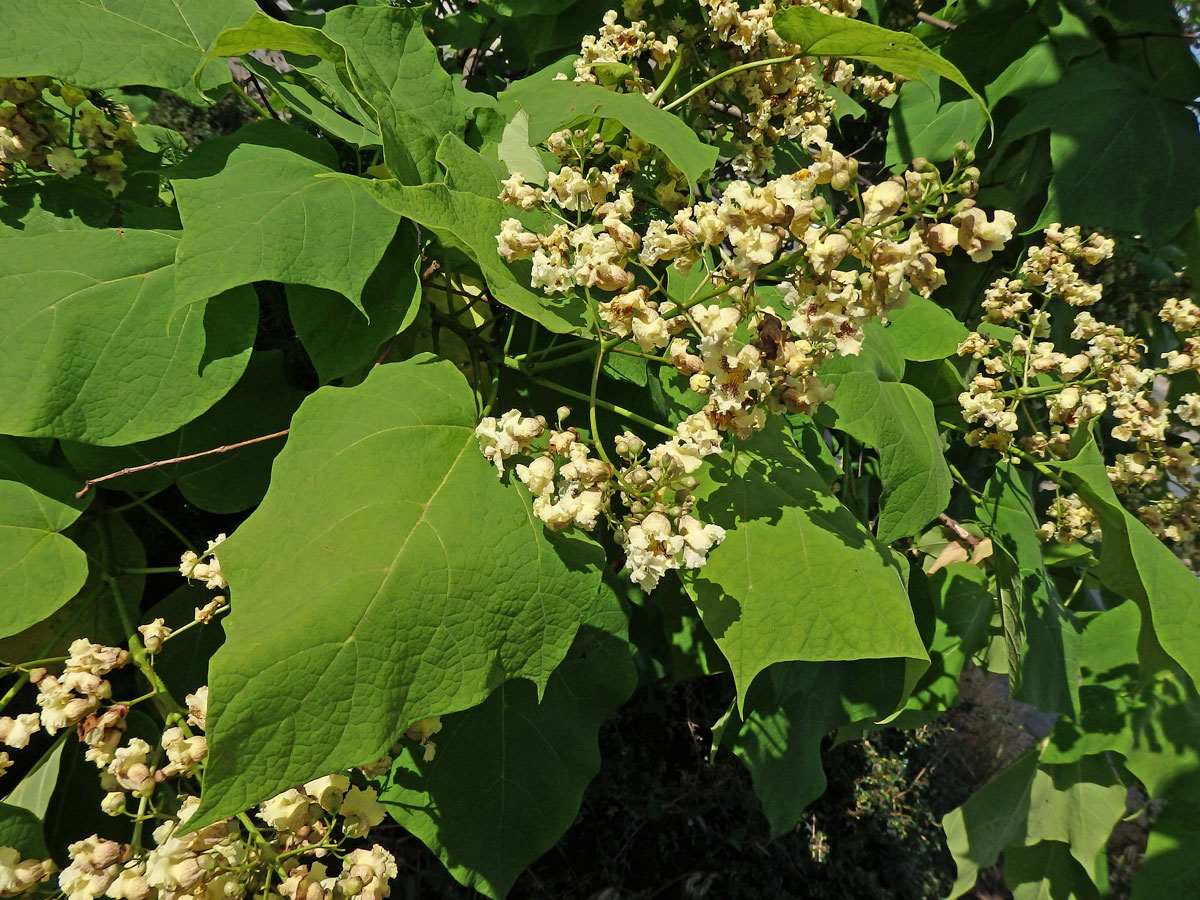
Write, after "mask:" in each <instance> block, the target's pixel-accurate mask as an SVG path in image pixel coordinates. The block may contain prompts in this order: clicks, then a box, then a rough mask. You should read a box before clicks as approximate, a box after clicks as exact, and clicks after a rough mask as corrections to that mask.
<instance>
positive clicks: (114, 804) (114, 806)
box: [100, 791, 125, 816]
mask: <svg viewBox="0 0 1200 900" xmlns="http://www.w3.org/2000/svg"><path fill="white" fill-rule="evenodd" d="M100 809H101V810H103V812H104V814H105V815H106V816H119V815H120V814H121V813H122V812H124V811H125V793H124V792H123V791H109V792H108V793H107V794H105V795H104V799H103V800H101V801H100Z"/></svg>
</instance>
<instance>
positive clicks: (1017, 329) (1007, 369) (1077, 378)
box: [959, 224, 1200, 555]
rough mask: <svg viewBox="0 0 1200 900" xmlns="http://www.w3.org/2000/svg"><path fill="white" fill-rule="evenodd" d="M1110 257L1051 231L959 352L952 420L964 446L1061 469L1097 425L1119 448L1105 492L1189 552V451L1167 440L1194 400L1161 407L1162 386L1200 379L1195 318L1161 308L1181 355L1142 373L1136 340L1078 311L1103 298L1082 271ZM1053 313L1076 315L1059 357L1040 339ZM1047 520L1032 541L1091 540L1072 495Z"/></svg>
mask: <svg viewBox="0 0 1200 900" xmlns="http://www.w3.org/2000/svg"><path fill="white" fill-rule="evenodd" d="M1112 253H1113V242H1112V241H1111V240H1110V239H1108V238H1105V237H1103V236H1101V235H1098V234H1094V235H1092V236H1090V237H1089V238H1087V239H1086V240H1085V239H1084V238H1083V237H1082V236H1081V232H1080V229H1079V228H1077V227H1075V228H1065V229H1064V228H1063V227H1062V226H1061V225H1057V224H1055V225H1051V226H1050V227H1049V228H1047V229H1046V232H1045V240H1044V243H1043V244H1042V245H1041V246H1037V247H1033V248H1032V249H1031V250H1030V251H1029V253H1028V254H1027V255H1026V258H1025V259H1024V261H1023V262H1022V263H1021V264H1020V266H1019V267H1018V269H1017V271H1016V272H1015V273H1014V274H1013V275H1011V276H1008V277H1003V278H1000V279H998V280H997V281H995V282H994V283H993V284H992V285H991V287H990V288H988V290H987V291H986V293H985V295H984V299H983V313H984V318H985V320H986V322H985V325H984V326H981V329H980V331H978V332H973V333H972V334H971V335H970V336H969V337H968V338H967V339H966V340H965V341H963V343H962V344H961V345H960V347H959V355H960V356H970V357H972V358H974V359H975V360H978V361H979V371H978V372H977V374H975V375H974V377H973V378H972V379H971V382H970V384H969V386H968V389H967V390H966V391H964V392H963V393H962V394H961V395H960V397H959V403H960V405H961V406H962V411H963V418H964V419H965V420H966V422H968V423H969V424H971V425H974V426H975V427H974V428H973V429H972V430H970V431H969V432H968V433H967V441H968V443H971V444H975V445H979V446H983V447H987V448H990V449H993V450H997V451H1000V452H1005V451H1006V450H1008V448H1009V447H1010V446H1011V445H1013V444H1014V442H1015V445H1016V446H1017V447H1018V448H1019V449H1020V450H1022V451H1023V452H1025V453H1027V454H1030V455H1032V456H1034V457H1042V458H1044V457H1046V455H1047V454H1049V455H1051V456H1055V457H1066V456H1067V455H1068V454H1069V452H1070V445H1071V439H1072V436H1073V434H1075V432H1076V430H1077V429H1078V428H1080V427H1081V426H1084V425H1087V424H1088V423H1098V424H1101V425H1102V429H1103V432H1104V433H1106V434H1107V437H1109V438H1111V439H1112V440H1114V441H1117V442H1120V443H1121V444H1123V445H1125V448H1126V449H1124V450H1122V451H1121V452H1118V453H1117V454H1116V455H1115V458H1114V462H1113V464H1112V465H1110V466H1109V467H1108V475H1109V480H1110V481H1111V482H1112V484H1113V486H1114V487H1115V488H1116V489H1117V491H1118V492H1119V493H1122V494H1124V495H1126V497H1127V499H1128V500H1129V502H1130V503H1131V506H1132V507H1133V508H1134V509H1135V510H1136V512H1137V515H1138V516H1139V518H1141V520H1142V521H1143V522H1145V523H1146V525H1147V526H1149V527H1150V529H1151V530H1152V531H1154V532H1155V533H1156V534H1157V535H1159V536H1160V537H1162V538H1165V539H1169V540H1171V541H1173V542H1176V543H1187V544H1189V546H1190V544H1191V540H1192V538H1193V536H1194V535H1195V533H1196V531H1197V527H1198V521H1200V520H1198V516H1200V504H1198V501H1197V485H1196V480H1195V476H1194V469H1195V466H1196V459H1195V455H1194V454H1195V451H1194V448H1193V446H1192V443H1191V441H1190V440H1183V439H1181V438H1179V437H1178V435H1179V434H1180V433H1182V432H1185V431H1187V430H1188V427H1189V426H1190V427H1191V428H1194V427H1196V425H1197V423H1200V394H1191V393H1186V394H1182V395H1181V396H1179V397H1178V398H1177V400H1176V401H1175V402H1174V405H1172V403H1170V402H1168V401H1167V400H1166V396H1167V394H1168V392H1169V381H1168V378H1167V377H1166V376H1170V375H1172V374H1175V373H1179V372H1184V371H1189V370H1191V371H1196V370H1200V352H1197V348H1198V347H1200V340H1197V338H1195V337H1193V335H1194V334H1195V332H1197V331H1198V330H1200V308H1197V307H1196V306H1195V304H1193V303H1192V302H1191V301H1190V300H1187V299H1180V298H1176V297H1172V298H1168V299H1167V300H1166V302H1165V303H1164V304H1163V307H1162V310H1161V313H1160V318H1161V319H1162V320H1163V321H1164V322H1166V323H1167V324H1168V325H1169V326H1170V327H1171V328H1172V329H1173V330H1175V331H1176V332H1177V333H1178V334H1179V335H1180V337H1181V338H1182V346H1181V348H1180V349H1179V350H1171V351H1168V352H1166V353H1165V354H1163V359H1162V362H1163V365H1161V366H1159V367H1157V368H1154V367H1149V366H1146V365H1145V362H1146V360H1145V352H1146V343H1145V341H1144V340H1142V339H1141V338H1140V337H1138V336H1136V335H1132V334H1128V333H1126V331H1125V330H1124V329H1123V328H1121V327H1118V326H1115V325H1110V324H1107V323H1105V322H1102V321H1099V320H1098V319H1096V318H1095V316H1094V315H1093V314H1092V313H1091V312H1090V311H1089V310H1088V309H1087V307H1091V306H1093V305H1094V304H1095V303H1096V302H1097V301H1099V300H1100V298H1101V296H1102V295H1103V290H1102V288H1101V286H1100V285H1099V284H1097V283H1096V282H1094V281H1093V280H1091V279H1090V278H1085V277H1084V272H1082V271H1081V267H1093V266H1096V265H1099V264H1100V263H1102V262H1104V261H1105V260H1107V259H1108V258H1109V257H1110V256H1111V255H1112ZM1056 304H1061V305H1062V306H1065V307H1066V308H1068V309H1069V308H1072V307H1073V308H1075V309H1079V310H1080V311H1079V312H1076V313H1074V314H1073V315H1074V319H1073V322H1072V326H1073V327H1072V328H1071V330H1070V332H1069V334H1068V336H1069V339H1070V341H1071V343H1070V344H1069V345H1067V344H1064V343H1062V342H1060V343H1056V342H1054V341H1053V340H1050V339H1049V338H1050V335H1051V333H1052V322H1051V314H1052V308H1053V307H1054V306H1055V305H1056ZM993 326H999V328H996V327H993ZM1006 329H1007V330H1006ZM1047 513H1048V515H1049V517H1050V519H1051V521H1050V522H1048V523H1047V524H1046V525H1045V526H1044V528H1043V529H1042V535H1043V537H1046V538H1051V537H1055V536H1057V537H1058V539H1059V540H1062V541H1065V542H1071V541H1074V540H1084V541H1094V540H1097V539H1099V537H1100V529H1099V526H1098V524H1097V522H1096V517H1095V514H1094V512H1093V511H1092V510H1091V509H1090V508H1089V507H1088V506H1087V505H1086V504H1085V503H1084V502H1083V500H1082V499H1081V498H1080V497H1078V496H1077V495H1075V494H1070V493H1068V494H1064V495H1062V496H1059V497H1057V498H1056V499H1055V500H1054V501H1052V502H1051V504H1050V506H1049V508H1048V510H1047ZM1183 549H1184V551H1185V552H1184V555H1191V551H1190V550H1189V549H1188V548H1183Z"/></svg>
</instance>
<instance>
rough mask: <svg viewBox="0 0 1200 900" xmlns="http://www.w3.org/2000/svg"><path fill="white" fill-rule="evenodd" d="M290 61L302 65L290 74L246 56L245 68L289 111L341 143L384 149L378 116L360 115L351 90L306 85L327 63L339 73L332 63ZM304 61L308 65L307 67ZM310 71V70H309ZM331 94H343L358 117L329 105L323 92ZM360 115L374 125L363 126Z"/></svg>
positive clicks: (341, 97) (325, 84)
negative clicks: (376, 118) (375, 124)
mask: <svg viewBox="0 0 1200 900" xmlns="http://www.w3.org/2000/svg"><path fill="white" fill-rule="evenodd" d="M287 58H288V59H289V61H291V60H294V61H295V63H298V64H299V65H293V68H292V70H291V71H290V72H286V73H285V72H280V71H278V70H277V69H275V68H274V67H272V66H269V65H267V64H266V63H263V62H259V61H258V60H256V59H255V58H254V57H252V56H243V57H242V65H244V66H245V67H246V68H247V69H249V70H250V71H251V72H253V73H254V74H255V75H256V76H257V77H258V78H259V79H260V80H262V81H265V82H266V83H267V84H269V85H270V86H271V90H272V91H274V94H275V96H276V97H280V98H282V99H283V102H284V103H286V104H287V105H288V108H289V109H290V110H291V111H292V112H294V113H298V114H299V115H301V116H303V117H304V118H305V119H308V121H310V122H312V123H313V124H314V125H316V126H317V127H318V128H320V129H321V131H322V132H323V133H325V134H327V135H329V136H331V137H335V138H337V139H338V140H341V141H345V142H346V143H347V144H353V145H354V146H355V147H358V148H359V149H368V148H375V147H382V146H383V139H382V138H381V137H380V136H379V132H378V131H377V130H376V129H375V126H374V116H368V115H363V114H362V113H361V112H359V111H358V110H359V103H358V101H357V98H354V97H353V94H352V93H351V91H350V89H349V88H347V87H346V86H345V85H343V84H341V82H336V83H334V84H330V83H329V82H318V85H319V86H312V85H310V84H308V83H307V82H306V80H305V79H306V78H307V77H310V76H309V73H310V72H314V71H315V70H318V69H319V67H320V66H321V65H322V64H324V65H325V66H327V67H328V70H330V71H331V72H335V71H336V67H334V66H333V65H332V64H331V63H328V62H326V61H325V60H319V59H317V60H314V59H313V58H312V57H300V56H290V55H289V56H288V57H287ZM301 60H304V61H305V62H307V63H308V64H307V65H305V64H304V63H303V62H301ZM306 70H307V71H306ZM324 91H328V92H329V93H333V94H337V95H339V96H338V97H337V100H339V101H341V103H344V104H345V106H346V107H347V108H348V109H347V110H346V112H351V111H353V113H352V115H353V116H354V118H348V117H347V115H345V114H344V113H343V111H342V110H341V109H335V108H334V107H333V106H330V105H329V104H328V103H326V102H325V100H323V99H322V98H321V96H320V93H319V92H324ZM358 115H362V117H363V118H364V119H366V120H367V121H368V122H371V123H372V124H371V125H369V126H368V125H363V124H362V123H361V122H358V121H356V119H357V117H358Z"/></svg>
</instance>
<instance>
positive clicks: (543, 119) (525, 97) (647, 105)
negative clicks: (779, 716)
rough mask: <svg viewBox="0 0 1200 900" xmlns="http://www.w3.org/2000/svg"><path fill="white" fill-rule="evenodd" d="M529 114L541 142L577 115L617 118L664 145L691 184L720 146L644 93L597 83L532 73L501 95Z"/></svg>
mask: <svg viewBox="0 0 1200 900" xmlns="http://www.w3.org/2000/svg"><path fill="white" fill-rule="evenodd" d="M500 100H501V102H502V103H504V104H506V105H507V104H509V103H511V104H515V105H516V106H517V107H518V108H519V109H521V110H524V112H525V114H526V115H528V116H529V140H530V142H531V143H533V144H535V145H536V144H539V143H541V142H542V141H544V140H545V139H546V138H548V137H550V135H551V134H552V133H554V132H555V131H558V130H559V129H561V128H563V127H565V126H567V125H569V124H570V123H572V122H574V121H575V120H576V119H582V118H588V117H590V116H596V117H598V118H601V119H615V120H616V121H618V122H620V123H621V124H622V125H623V126H624V127H625V128H626V129H628V131H629V133H630V134H635V135H637V136H638V137H640V138H641V139H642V140H644V141H645V142H646V143H648V144H650V145H651V146H653V147H657V148H658V149H659V150H661V151H662V152H663V153H664V154H665V155H666V157H667V158H668V159H669V160H671V162H672V163H673V164H674V165H675V167H676V168H677V169H679V171H681V172H682V173H683V174H684V176H685V177H686V178H687V180H688V182H689V183H690V184H691V185H692V187H693V188H695V186H696V185H697V184H698V183H699V182H700V181H701V180H702V179H703V178H704V176H705V175H706V173H708V172H710V171H711V170H712V167H713V164H714V163H716V161H717V148H716V147H712V146H709V145H708V144H705V143H704V142H702V141H701V140H700V138H698V137H697V136H696V133H695V132H694V131H692V129H691V128H689V127H688V126H687V125H686V124H684V122H683V121H682V120H681V119H679V118H677V117H676V116H674V115H672V114H671V113H669V112H665V111H664V110H662V109H660V108H659V107H657V106H655V105H654V104H653V103H651V102H650V101H648V100H647V99H646V98H645V97H643V96H642V95H641V94H618V93H615V92H614V91H610V90H607V89H606V88H602V87H600V86H599V85H596V84H576V83H575V82H574V81H570V80H568V81H554V80H553V79H551V78H541V77H539V78H529V79H525V80H524V81H522V82H519V83H518V84H516V85H514V86H513V87H511V88H509V89H508V90H507V91H505V92H504V93H503V94H501V95H500Z"/></svg>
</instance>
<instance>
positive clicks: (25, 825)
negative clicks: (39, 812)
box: [0, 803, 50, 859]
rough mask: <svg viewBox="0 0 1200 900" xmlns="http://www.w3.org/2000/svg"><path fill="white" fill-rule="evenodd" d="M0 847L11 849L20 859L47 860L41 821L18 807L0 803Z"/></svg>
mask: <svg viewBox="0 0 1200 900" xmlns="http://www.w3.org/2000/svg"><path fill="white" fill-rule="evenodd" d="M0 847H12V848H13V849H14V850H17V851H19V852H20V853H21V858H22V859H31V858H33V859H48V858H49V856H50V851H49V850H47V849H46V839H45V838H44V837H43V836H42V820H41V819H39V818H38V817H37V816H35V815H34V814H33V813H31V812H30V811H29V810H27V809H23V808H22V807H20V806H9V805H8V804H7V803H0Z"/></svg>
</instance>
